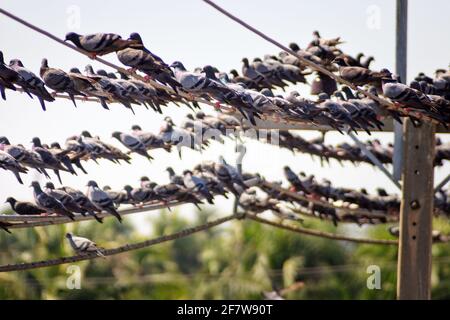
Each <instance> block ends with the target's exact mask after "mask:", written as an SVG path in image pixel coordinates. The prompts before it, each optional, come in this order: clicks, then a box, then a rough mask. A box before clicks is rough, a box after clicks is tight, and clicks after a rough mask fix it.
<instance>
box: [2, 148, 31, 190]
mask: <svg viewBox="0 0 450 320" xmlns="http://www.w3.org/2000/svg"><path fill="white" fill-rule="evenodd" d="M0 168H2V169H4V170H8V171H11V172H12V173H13V174H14V176H15V177H16V179H17V181H19V183H20V184H23V181H22V179H21V178H20V174H19V173H26V172H27V171H28V170H27V168H25V167H23V166H22V165H21V164H20V163H19V162H18V161H17V160H16V159H15V158H14V157H13V156H11V155H10V154H8V153H6V152H5V151H2V150H0Z"/></svg>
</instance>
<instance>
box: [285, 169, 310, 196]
mask: <svg viewBox="0 0 450 320" xmlns="http://www.w3.org/2000/svg"><path fill="white" fill-rule="evenodd" d="M283 170H284V175H285V177H286V179H287V180H288V181H289V183H290V184H291V185H292V186H293V187H294V189H295V191H303V192H304V193H307V194H308V193H310V192H311V191H310V190H308V188H307V187H306V186H305V185H304V183H303V182H302V181H301V180H300V178H299V177H298V176H297V175H296V174H295V173H294V171H292V169H291V168H289V167H288V166H285V167H284V168H283Z"/></svg>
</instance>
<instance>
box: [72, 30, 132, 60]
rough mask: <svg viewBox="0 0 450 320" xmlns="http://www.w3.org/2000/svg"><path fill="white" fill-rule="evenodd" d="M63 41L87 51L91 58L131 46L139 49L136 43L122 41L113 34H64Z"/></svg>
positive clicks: (128, 40)
mask: <svg viewBox="0 0 450 320" xmlns="http://www.w3.org/2000/svg"><path fill="white" fill-rule="evenodd" d="M64 41H71V42H72V43H73V44H74V45H75V46H76V47H77V48H79V49H82V50H84V51H87V52H88V53H89V55H90V56H91V58H95V57H96V56H103V55H105V54H108V53H111V52H116V51H119V50H123V49H125V48H129V47H133V46H137V47H139V43H138V42H137V41H135V40H130V39H127V40H125V39H122V37H121V36H119V35H117V34H114V33H94V34H87V35H80V34H77V33H75V32H69V33H67V34H66V37H65V40H64Z"/></svg>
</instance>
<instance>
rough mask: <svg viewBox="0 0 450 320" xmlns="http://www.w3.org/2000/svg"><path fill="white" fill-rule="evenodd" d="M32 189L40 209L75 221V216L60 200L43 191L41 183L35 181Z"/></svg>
mask: <svg viewBox="0 0 450 320" xmlns="http://www.w3.org/2000/svg"><path fill="white" fill-rule="evenodd" d="M31 187H33V195H34V200H35V202H36V204H37V205H38V206H39V207H41V208H43V209H45V210H46V211H47V212H49V213H57V214H60V215H64V216H66V217H69V218H70V219H71V220H74V221H75V215H74V214H73V213H72V212H70V211H69V210H67V209H66V207H64V205H63V204H62V203H61V202H60V201H59V200H57V199H55V198H54V197H52V196H50V195H48V194H46V193H45V192H44V191H42V189H41V186H40V185H39V182H37V181H33V182H32V183H31Z"/></svg>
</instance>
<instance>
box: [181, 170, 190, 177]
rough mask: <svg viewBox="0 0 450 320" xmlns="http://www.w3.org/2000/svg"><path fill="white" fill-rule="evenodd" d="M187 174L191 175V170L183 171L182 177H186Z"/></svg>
mask: <svg viewBox="0 0 450 320" xmlns="http://www.w3.org/2000/svg"><path fill="white" fill-rule="evenodd" d="M187 174H190V175H192V171H191V170H184V171H183V176H185V175H187Z"/></svg>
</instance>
